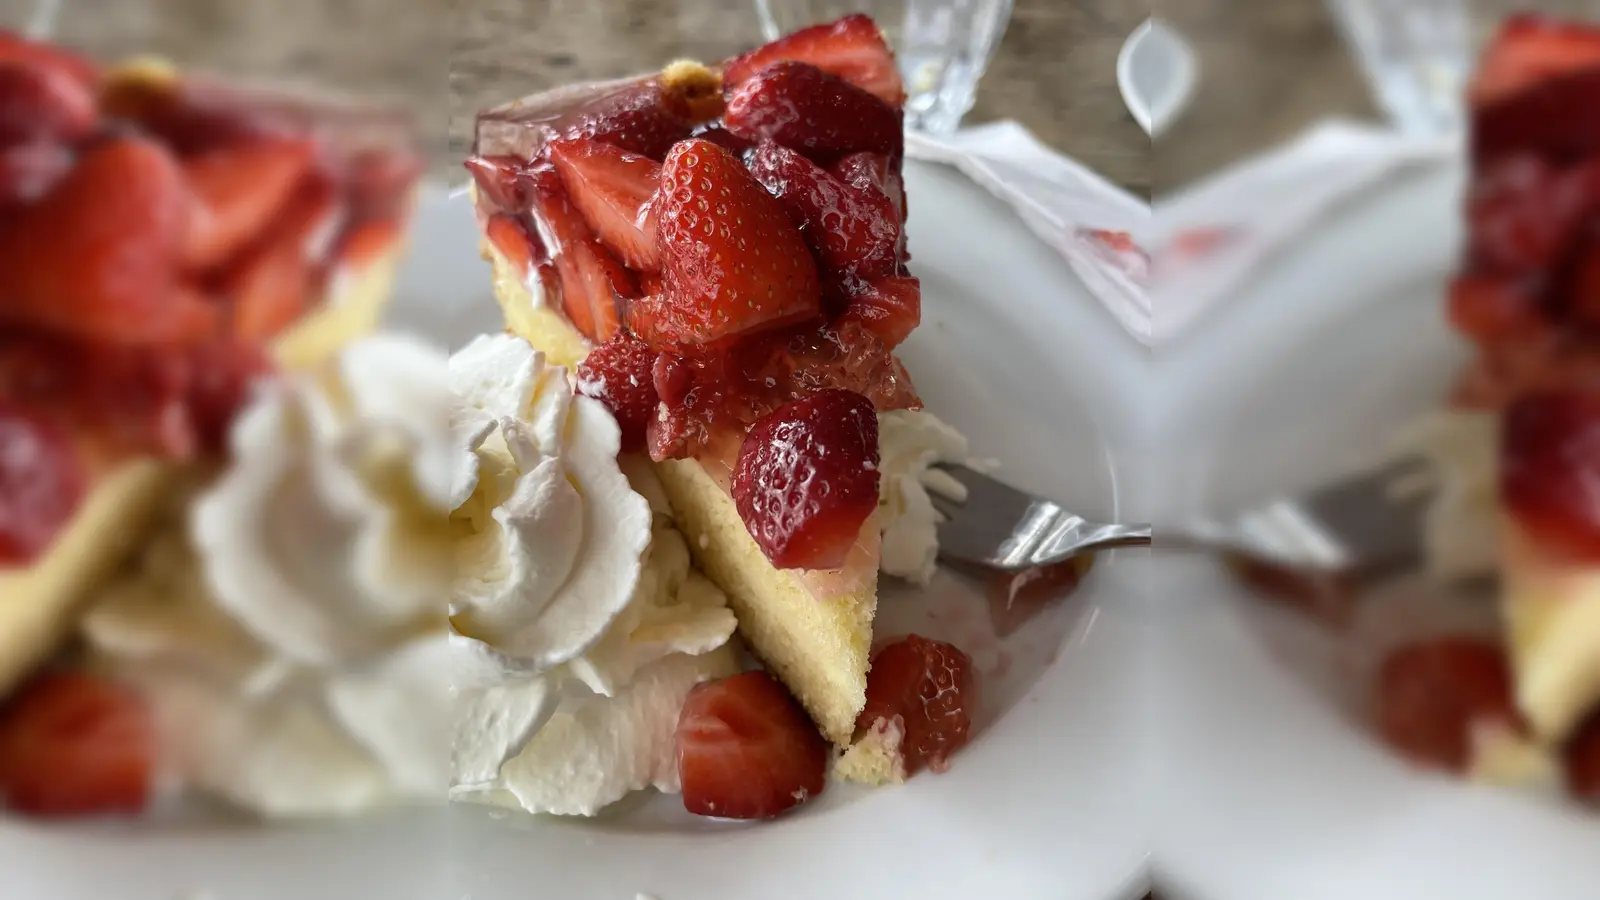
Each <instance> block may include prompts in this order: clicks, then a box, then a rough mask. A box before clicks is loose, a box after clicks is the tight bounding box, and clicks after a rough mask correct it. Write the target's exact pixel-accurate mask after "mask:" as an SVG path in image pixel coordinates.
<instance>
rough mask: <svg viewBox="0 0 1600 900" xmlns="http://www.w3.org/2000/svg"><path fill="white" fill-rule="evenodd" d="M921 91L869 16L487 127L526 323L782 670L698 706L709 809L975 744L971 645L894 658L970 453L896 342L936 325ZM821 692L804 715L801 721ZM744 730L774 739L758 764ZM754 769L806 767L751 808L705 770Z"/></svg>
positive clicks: (712, 692) (702, 788)
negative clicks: (891, 637) (919, 261)
mask: <svg viewBox="0 0 1600 900" xmlns="http://www.w3.org/2000/svg"><path fill="white" fill-rule="evenodd" d="M904 101H905V94H904V91H903V88H902V84H901V80H900V76H899V73H898V70H897V69H896V65H895V60H894V58H893V55H892V53H891V51H890V50H889V48H888V46H887V45H886V44H885V43H884V40H883V37H882V34H881V33H880V31H879V30H878V28H877V26H876V25H875V24H874V23H873V22H872V21H871V20H870V19H868V18H867V17H865V16H859V15H857V16H850V17H847V18H844V19H841V20H839V21H837V22H833V23H828V24H824V25H818V26H815V27H812V28H807V29H804V30H802V31H798V32H796V33H794V34H792V35H789V36H786V37H784V38H781V39H779V40H777V41H775V42H773V43H771V44H768V45H766V46H763V47H760V48H757V49H755V50H753V51H751V52H749V53H745V54H743V55H741V56H738V57H735V58H732V59H729V60H727V61H725V62H723V63H722V64H720V65H716V66H707V65H702V64H699V63H693V62H676V63H673V64H671V65H669V66H667V67H666V68H665V69H663V70H662V71H661V72H659V73H656V74H653V75H647V76H642V77H638V78H629V79H623V80H619V81H614V82H608V83H603V84H590V85H580V86H574V87H569V88H563V89H558V90H555V91H551V92H548V93H545V94H541V95H536V96H533V97H528V98H525V99H523V100H520V101H517V102H514V103H510V104H507V105H505V106H501V107H498V108H494V109H490V110H487V111H485V112H482V113H480V114H479V116H478V123H477V143H476V147H475V153H474V156H473V157H472V159H470V160H469V161H468V163H467V166H468V169H469V170H470V171H471V173H472V176H473V186H474V191H475V194H474V196H475V203H476V208H477V212H478V218H479V223H480V226H481V228H482V233H483V248H484V255H485V257H486V258H487V259H488V260H489V262H490V263H491V266H492V268H493V279H494V288H495V294H496V297H497V299H498V300H499V303H500V305H501V307H502V310H503V313H504V317H505V321H506V325H507V328H508V330H509V331H510V332H511V334H513V335H515V336H517V337H520V338H522V339H524V340H526V341H527V342H529V343H530V344H531V345H532V346H533V347H534V348H536V349H537V350H538V351H540V352H541V353H542V355H543V356H544V358H545V360H546V362H547V363H548V364H554V365H558V366H562V367H564V368H566V369H568V370H570V371H571V372H572V374H573V376H574V381H575V384H576V390H577V391H578V392H579V393H580V394H582V395H584V396H585V397H587V398H592V399H594V400H596V401H598V402H599V403H600V404H602V405H603V406H604V407H605V408H607V409H608V410H609V411H610V412H611V413H612V415H613V416H614V417H615V420H616V422H617V423H618V426H619V448H620V451H621V453H622V456H623V458H625V459H626V458H634V459H636V460H640V461H643V460H644V459H645V458H646V457H648V463H643V464H644V465H646V466H647V467H648V468H650V469H651V470H653V474H652V481H653V482H656V483H658V484H659V487H660V492H661V495H662V497H663V498H664V500H665V501H666V503H667V505H668V507H669V508H670V510H671V514H672V516H673V519H674V522H675V527H676V528H677V529H678V530H679V531H681V533H682V534H683V536H684V537H685V539H686V542H687V547H688V550H689V552H690V554H691V556H692V558H693V562H694V564H695V567H696V568H697V569H698V570H700V571H703V572H704V573H705V575H706V576H707V577H708V578H709V580H710V582H711V583H712V584H714V585H715V586H716V587H717V588H719V589H720V590H721V591H722V593H723V594H724V595H725V596H726V598H727V603H728V605H729V606H730V607H731V609H732V611H733V613H734V614H735V617H736V619H737V623H738V631H739V634H740V635H741V636H742V638H743V641H744V643H745V645H746V646H747V647H748V648H749V649H750V650H751V651H753V654H754V655H755V657H756V658H758V659H759V661H760V662H761V663H762V664H764V666H765V667H766V669H767V672H769V673H770V674H764V673H750V674H747V675H744V676H740V677H738V678H736V679H725V680H719V681H712V682H708V683H707V684H704V685H702V686H701V687H699V688H696V689H695V691H694V692H693V693H692V694H691V695H690V696H689V698H688V701H687V704H686V705H685V707H684V711H683V717H682V719H681V721H680V724H679V730H678V752H679V757H680V759H679V770H680V774H681V776H682V783H683V789H684V791H685V800H686V805H688V806H689V807H690V808H691V809H692V810H696V811H700V812H706V813H708V814H714V815H725V816H726V815H735V814H740V815H746V814H748V815H755V814H761V815H770V814H772V813H773V812H775V811H781V808H787V807H788V806H790V805H793V804H792V802H785V803H781V804H779V803H777V802H776V799H781V798H782V797H785V796H801V797H803V796H809V795H811V794H814V793H815V789H816V788H819V787H820V779H821V774H820V766H821V765H822V763H821V760H822V758H823V748H825V747H826V745H827V744H829V743H831V744H832V745H834V746H836V747H839V748H849V747H851V745H852V744H855V743H856V742H857V740H858V738H859V739H865V740H866V742H867V745H868V746H867V747H866V748H865V749H862V750H860V751H857V752H856V753H855V754H854V755H853V756H851V755H848V754H847V756H846V759H847V760H848V762H846V763H844V764H841V766H840V768H839V770H838V771H839V773H840V774H842V775H844V776H845V777H850V778H855V779H859V780H865V781H872V782H883V781H894V780H902V779H903V778H904V777H905V776H906V775H907V774H909V773H911V772H915V771H916V770H917V768H919V767H920V766H922V765H931V766H935V767H938V766H942V765H943V762H944V760H945V758H946V757H947V756H948V755H949V753H950V752H952V751H953V750H954V749H955V748H957V747H959V746H960V745H961V744H963V743H965V741H966V739H967V737H968V734H967V731H968V727H969V726H968V724H967V723H968V721H969V720H968V716H967V714H966V711H965V709H964V704H966V703H968V702H970V698H971V687H972V684H971V672H970V666H969V665H968V664H967V663H966V656H965V654H963V653H962V652H961V651H960V650H958V649H956V648H954V647H951V646H949V645H947V644H939V643H938V642H930V641H922V640H921V639H915V641H914V642H913V641H911V640H909V639H908V640H906V641H901V642H897V643H894V644H890V645H889V646H888V647H880V648H879V649H878V650H877V651H876V654H875V653H874V633H873V620H874V616H875V613H876V609H877V603H878V584H879V576H880V574H881V573H888V574H891V575H895V576H899V577H901V578H906V579H908V580H911V581H914V582H924V583H925V582H926V580H927V579H928V578H929V577H931V574H932V569H933V565H934V558H935V554H936V547H937V544H936V535H935V529H934V526H935V524H936V518H935V514H934V512H933V511H932V508H931V505H930V504H929V503H928V500H927V496H926V483H927V481H928V480H929V479H928V478H927V477H926V476H928V475H929V474H931V473H929V471H928V470H929V466H930V465H932V464H933V463H935V462H940V461H951V462H956V461H965V457H966V442H965V440H964V439H963V438H962V437H961V436H960V435H959V434H958V433H956V432H954V431H953V430H952V429H950V428H949V427H948V426H946V425H944V424H943V423H941V422H939V421H938V420H937V419H935V418H934V417H933V416H931V415H930V414H928V413H927V412H925V411H923V410H922V409H921V407H922V403H921V400H920V398H919V397H918V395H917V391H916V388H915V387H914V386H913V384H912V381H911V378H910V376H909V375H908V373H907V372H906V369H905V367H904V366H903V365H902V364H901V362H900V360H899V359H898V358H897V357H896V355H895V353H894V351H895V348H896V347H898V346H899V345H900V344H901V342H902V341H904V340H905V339H906V337H907V336H908V335H909V334H910V333H911V332H912V330H913V329H915V328H916V326H917V325H918V322H919V320H920V317H921V290H920V284H919V282H918V280H917V278H916V277H915V276H914V275H913V274H912V273H911V271H910V270H909V269H908V268H907V262H908V260H909V259H910V255H909V253H908V252H907V248H906V239H905V238H906V236H905V214H906V208H907V205H906V204H907V198H906V196H905V188H904V182H903V180H902V178H901V162H902V158H903V140H904V139H903V132H902V104H903V103H904ZM869 671H870V675H869ZM774 676H775V677H774ZM791 695H792V697H793V700H790V699H789V697H790V696H791ZM928 698H937V701H936V702H932V704H931V705H930V701H929V699H928ZM780 701H781V702H780ZM796 702H797V703H798V706H794V707H792V708H793V710H795V711H799V710H803V712H804V713H805V714H806V715H805V716H798V717H797V712H784V710H785V709H790V708H791V706H792V704H794V703H796ZM934 706H937V707H938V708H937V709H934V708H933V707H934ZM806 718H809V720H810V722H811V723H814V727H815V729H817V730H819V731H820V732H821V735H822V736H823V738H825V739H826V740H825V741H824V742H817V741H815V740H814V739H807V738H804V735H803V734H802V733H804V732H809V731H810V730H811V728H812V727H813V726H812V725H804V727H801V726H800V725H797V723H802V724H803V723H804V722H805V720H806ZM758 725H759V727H757V726H758ZM740 734H745V735H752V734H759V735H762V736H763V738H762V740H761V741H760V742H759V743H760V744H761V750H760V752H756V751H751V750H750V749H749V748H748V747H746V748H743V749H741V748H740V747H739V746H738V742H737V741H736V740H735V738H736V737H737V736H738V735H740ZM796 735H800V736H799V737H796ZM747 751H748V752H747ZM769 751H770V752H771V753H772V754H774V756H771V757H768V756H763V754H765V753H768V752H769ZM791 752H792V753H793V756H790V755H788V754H790V753H791ZM741 753H746V755H745V756H743V757H741V756H740V754H741ZM777 756H781V757H782V759H781V760H779V759H777V758H776V757H777ZM741 759H744V760H746V761H748V760H754V759H767V760H768V761H769V762H771V765H772V767H773V770H774V771H780V770H781V771H783V772H786V773H796V772H802V770H803V772H804V773H806V774H804V776H803V777H802V776H801V775H795V777H794V778H790V779H786V780H785V781H784V783H783V784H780V785H777V786H776V787H778V788H782V790H777V791H776V793H773V794H771V795H770V796H769V797H768V798H767V799H766V800H763V799H761V798H760V797H756V798H755V799H753V800H752V801H751V803H750V805H749V806H748V808H743V807H741V808H739V812H738V813H735V812H733V811H730V805H731V806H733V807H739V804H737V803H718V802H717V798H721V799H723V800H726V799H727V797H726V796H724V794H723V793H719V792H718V791H716V790H713V789H712V788H710V787H707V785H708V784H710V783H712V782H718V783H721V782H726V781H727V780H728V779H730V778H733V777H734V776H732V775H729V774H728V772H730V771H733V770H737V771H739V772H741V773H742V772H745V771H747V770H748V769H750V768H751V767H750V766H747V765H743V764H740V763H739V760H741ZM802 762H803V763H804V764H803V765H802V764H801V763H802ZM813 763H815V765H814V766H813ZM814 770H815V771H814ZM813 775H814V776H815V780H813V779H812V776H813ZM756 780H757V781H759V779H756ZM756 793H759V791H757V792H756ZM697 798H698V799H697ZM705 798H712V799H711V800H706V801H705V802H700V801H701V800H705ZM774 798H776V799H774Z"/></svg>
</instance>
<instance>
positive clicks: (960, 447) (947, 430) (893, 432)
mask: <svg viewBox="0 0 1600 900" xmlns="http://www.w3.org/2000/svg"><path fill="white" fill-rule="evenodd" d="M967 452H968V449H967V439H966V437H965V436H964V435H962V434H961V432H959V431H956V430H955V429H954V428H952V427H950V426H949V425H947V424H945V423H944V422H942V421H940V420H939V419H938V418H937V417H935V416H934V415H933V414H932V413H930V412H927V411H926V410H896V411H893V412H886V413H883V414H881V415H879V416H878V468H879V471H880V472H881V473H882V475H881V479H880V481H879V485H878V492H879V501H878V511H879V518H880V520H881V521H882V523H883V563H882V568H883V571H884V572H887V573H888V574H890V575H894V576H896V577H897V578H903V579H905V580H906V581H910V582H912V583H913V584H918V585H924V586H926V585H927V584H928V583H929V582H930V581H932V580H933V574H934V572H936V571H937V570H938V558H939V531H938V527H939V523H940V522H942V521H944V517H943V516H941V515H940V514H939V511H938V510H936V509H934V507H933V500H932V499H931V497H930V491H931V492H932V493H933V494H938V495H940V496H944V497H948V498H949V499H951V500H956V501H961V500H965V499H966V493H967V492H966V487H965V486H964V485H962V484H961V482H959V481H957V480H956V479H955V478H953V477H951V476H950V475H949V474H948V473H946V472H943V471H940V470H939V469H935V468H933V466H934V465H935V464H938V463H962V464H965V463H967V462H968V457H967Z"/></svg>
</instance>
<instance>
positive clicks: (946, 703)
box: [856, 634, 977, 775]
mask: <svg viewBox="0 0 1600 900" xmlns="http://www.w3.org/2000/svg"><path fill="white" fill-rule="evenodd" d="M976 695H977V683H976V680H975V673H974V672H973V668H972V658H971V657H969V656H967V654H965V653H963V652H961V650H960V649H959V648H957V647H955V646H954V645H952V644H947V643H945V642H944V641H935V640H929V639H928V638H924V637H918V636H917V635H914V634H913V635H910V636H908V637H904V638H901V639H900V640H897V641H895V642H894V643H892V644H888V645H886V646H884V647H882V648H880V649H879V650H878V651H877V652H875V653H873V654H872V667H871V668H870V669H869V670H868V671H867V705H866V706H865V707H864V708H863V709H862V710H861V715H860V717H858V718H857V719H856V730H857V732H861V731H865V730H866V729H869V728H871V727H872V725H873V723H875V722H877V721H878V720H879V719H885V720H888V719H893V718H895V717H899V719H900V723H901V727H902V728H903V729H904V731H905V737H904V738H903V739H902V741H901V743H900V752H901V753H902V754H903V755H904V757H905V768H906V774H907V775H912V774H915V773H916V772H918V771H919V770H921V769H922V767H923V766H927V767H929V768H931V769H933V771H935V772H943V771H944V770H945V769H946V768H947V767H948V766H949V760H950V757H951V756H952V755H953V754H954V753H955V752H956V751H957V750H960V749H961V748H962V747H965V746H966V745H967V742H968V741H970V740H972V708H973V707H974V706H976V705H977V703H976V701H977V696H976Z"/></svg>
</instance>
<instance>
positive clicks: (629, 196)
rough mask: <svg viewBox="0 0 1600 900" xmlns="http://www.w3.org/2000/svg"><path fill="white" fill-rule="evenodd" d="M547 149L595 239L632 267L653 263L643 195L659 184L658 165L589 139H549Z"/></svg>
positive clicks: (649, 212)
mask: <svg viewBox="0 0 1600 900" xmlns="http://www.w3.org/2000/svg"><path fill="white" fill-rule="evenodd" d="M549 150H550V161H551V162H552V163H554V164H555V167H556V172H558V173H559V174H560V175H561V182H562V183H563V184H564V185H566V188H567V196H568V197H569V198H571V200H572V205H573V206H576V207H577V208H578V212H580V213H582V214H583V218H584V220H585V221H586V222H588V223H589V228H590V229H591V230H592V231H593V232H594V235H595V237H597V238H599V239H600V243H602V244H605V245H606V246H607V247H609V248H610V249H611V250H612V251H613V252H615V253H616V254H617V257H618V258H619V259H621V260H622V262H623V263H625V264H626V265H629V266H632V267H633V268H635V269H644V270H652V269H655V268H657V267H658V266H659V265H660V260H659V258H658V255H657V253H656V228H657V222H656V213H655V207H654V205H653V204H650V203H649V201H650V198H651V197H653V196H655V193H656V188H658V187H660V186H661V165H660V164H659V163H657V162H655V161H654V160H651V159H649V158H647V157H643V156H640V155H638V154H636V153H629V152H628V151H626V150H623V149H621V148H620V147H614V146H612V145H610V144H600V143H596V142H594V141H585V140H570V141H554V142H552V143H551V144H550V147H549Z"/></svg>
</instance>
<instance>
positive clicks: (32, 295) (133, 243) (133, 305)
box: [0, 137, 216, 344]
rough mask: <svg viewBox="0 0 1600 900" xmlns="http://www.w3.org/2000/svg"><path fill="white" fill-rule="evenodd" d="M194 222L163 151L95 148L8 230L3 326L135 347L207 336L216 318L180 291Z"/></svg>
mask: <svg viewBox="0 0 1600 900" xmlns="http://www.w3.org/2000/svg"><path fill="white" fill-rule="evenodd" d="M190 214H191V203H190V198H189V190H188V187H187V186H186V185H185V184H184V179H183V175H182V173H181V172H180V171H179V169H178V165H177V163H176V162H175V161H174V160H173V158H172V157H171V155H170V154H168V152H167V151H166V150H165V149H164V148H162V147H161V146H160V145H158V144H155V143H153V142H151V141H149V140H146V139H144V138H137V137H123V138H113V139H109V140H106V141H104V142H102V143H100V144H97V145H96V146H95V147H94V148H92V149H90V150H88V151H87V152H86V153H85V154H84V156H83V158H82V160H80V161H79V163H78V165H77V167H76V168H74V169H73V170H72V171H71V172H70V173H68V174H67V175H66V177H65V178H63V179H62V180H61V181H60V182H58V183H57V184H56V186H55V187H54V188H53V189H52V190H51V191H50V193H49V194H48V195H46V196H45V197H44V198H43V199H41V200H40V201H39V202H38V203H36V204H34V205H32V206H30V207H28V208H27V210H26V211H25V212H24V213H23V214H21V215H17V216H13V217H10V218H8V219H7V220H6V221H5V222H4V223H3V224H0V280H4V282H5V283H6V294H7V297H6V301H5V302H4V303H0V322H9V323H13V324H23V325H31V326H34V327H39V328H45V329H53V330H57V331H60V332H62V333H66V334H75V335H81V336H84V337H90V338H96V339H101V340H106V341H111V342H117V343H128V344H132V343H146V344H148V343H174V342H186V341H193V340H195V339H197V338H199V337H202V336H204V335H206V334H209V333H210V332H211V331H212V329H213V328H214V324H215V321H216V315H215V311H214V310H213V309H212V308H211V307H210V306H208V305H207V304H205V303H204V302H202V301H201V300H200V299H199V298H198V297H197V296H196V295H195V294H193V293H191V292H187V291H184V290H180V289H179V288H178V285H177V284H176V282H175V277H176V270H177V265H176V262H177V260H178V259H179V257H180V256H181V254H182V250H183V244H184V240H185V236H186V235H187V233H188V225H189V217H190Z"/></svg>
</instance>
